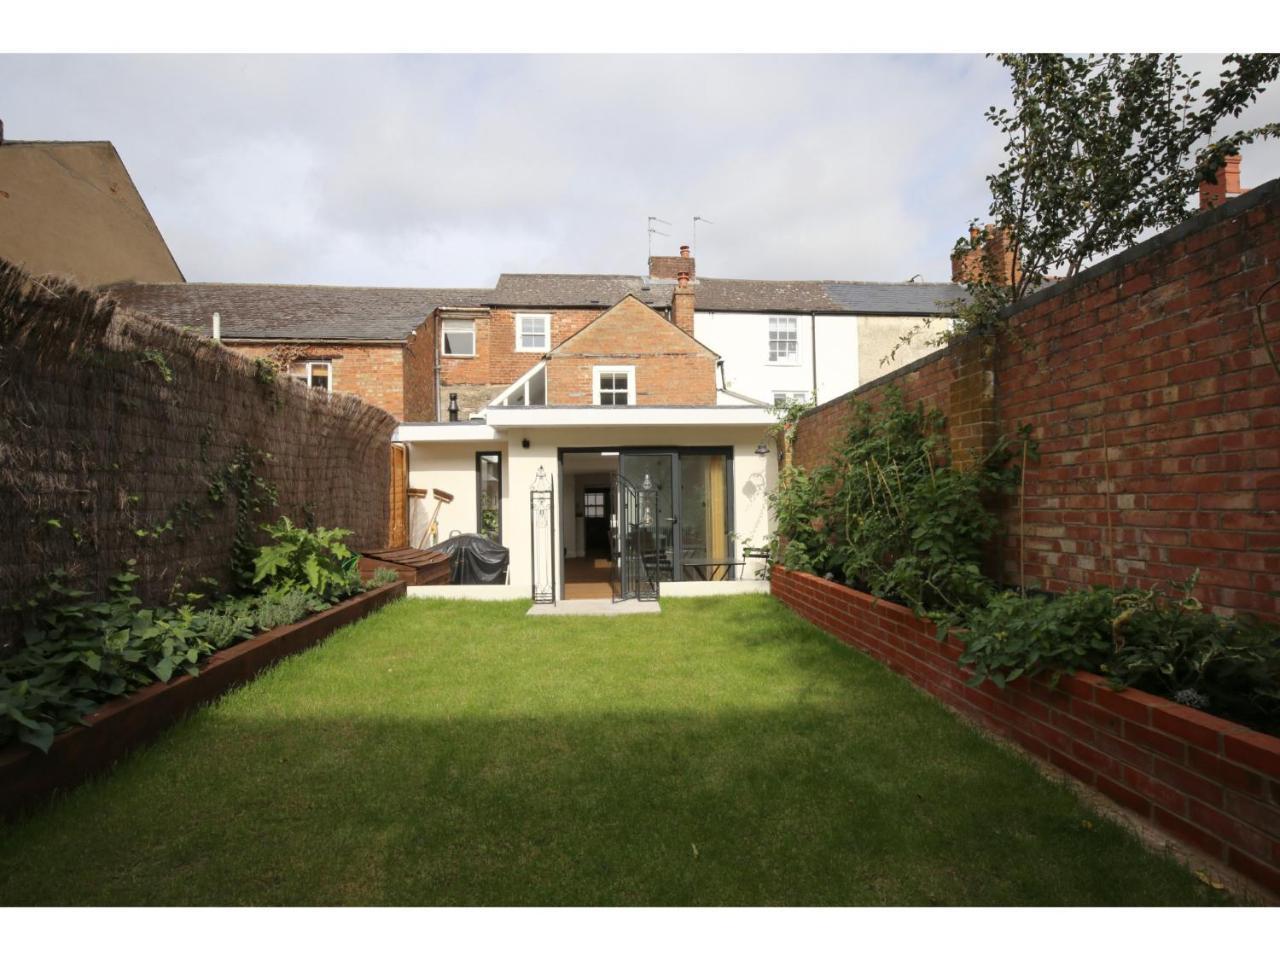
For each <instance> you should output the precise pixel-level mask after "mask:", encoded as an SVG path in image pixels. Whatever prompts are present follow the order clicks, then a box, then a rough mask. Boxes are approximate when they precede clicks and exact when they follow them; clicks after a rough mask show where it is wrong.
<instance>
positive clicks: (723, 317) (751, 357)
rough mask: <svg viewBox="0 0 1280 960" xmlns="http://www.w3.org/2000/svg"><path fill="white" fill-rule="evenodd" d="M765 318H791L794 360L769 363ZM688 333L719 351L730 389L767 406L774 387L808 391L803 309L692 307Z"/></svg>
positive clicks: (809, 360) (809, 361)
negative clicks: (768, 310)
mask: <svg viewBox="0 0 1280 960" xmlns="http://www.w3.org/2000/svg"><path fill="white" fill-rule="evenodd" d="M770 316H774V317H794V318H795V319H796V333H797V335H798V340H799V342H798V345H797V351H798V353H799V356H798V357H797V360H798V362H797V363H794V364H778V363H769V317H770ZM693 336H694V338H695V339H696V340H698V342H700V343H702V344H704V345H705V346H707V347H709V348H710V349H712V350H714V351H715V352H716V353H718V354H720V358H721V359H722V360H723V361H724V376H725V386H726V387H728V389H730V390H732V391H733V392H734V393H741V394H745V395H746V396H748V397H751V398H752V399H753V400H759V401H760V402H761V403H768V404H772V403H773V391H775V390H789V391H794V392H801V391H802V392H804V393H805V394H811V393H812V392H813V337H812V333H811V330H810V316H809V314H807V313H801V314H795V313H774V314H765V313H722V312H711V311H694V314H693ZM853 369H854V370H855V371H856V370H857V364H856V363H855V364H854V367H853Z"/></svg>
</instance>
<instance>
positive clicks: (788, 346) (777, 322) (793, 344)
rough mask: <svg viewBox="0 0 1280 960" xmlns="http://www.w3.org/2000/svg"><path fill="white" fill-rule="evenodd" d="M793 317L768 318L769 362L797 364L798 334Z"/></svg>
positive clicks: (798, 357)
mask: <svg viewBox="0 0 1280 960" xmlns="http://www.w3.org/2000/svg"><path fill="white" fill-rule="evenodd" d="M797 326H798V324H797V322H796V318H795V317H770V318H769V362H770V363H779V364H798V363H799V362H800V345H799V334H798V333H797V329H796V328H797Z"/></svg>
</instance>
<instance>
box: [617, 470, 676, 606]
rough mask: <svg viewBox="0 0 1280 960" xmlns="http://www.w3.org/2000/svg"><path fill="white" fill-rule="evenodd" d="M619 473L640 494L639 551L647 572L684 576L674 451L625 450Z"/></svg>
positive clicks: (664, 577) (658, 577)
mask: <svg viewBox="0 0 1280 960" xmlns="http://www.w3.org/2000/svg"><path fill="white" fill-rule="evenodd" d="M619 459H620V460H621V463H619V465H618V466H619V474H620V476H621V477H622V479H624V480H626V481H627V483H629V484H630V485H631V486H632V487H633V488H634V489H635V491H636V493H637V502H638V506H639V511H640V515H639V516H638V517H637V523H636V527H635V529H636V531H637V542H636V543H634V544H632V545H631V546H632V549H634V550H636V551H638V556H639V559H640V563H641V564H642V566H643V567H644V570H645V575H646V576H647V577H649V578H651V579H652V580H654V581H658V582H661V581H664V580H678V579H679V578H680V566H679V564H680V518H679V514H678V513H677V510H678V504H679V497H678V495H677V485H678V482H679V471H678V469H677V465H676V455H675V454H674V453H624V454H622V456H621V457H620V458H619Z"/></svg>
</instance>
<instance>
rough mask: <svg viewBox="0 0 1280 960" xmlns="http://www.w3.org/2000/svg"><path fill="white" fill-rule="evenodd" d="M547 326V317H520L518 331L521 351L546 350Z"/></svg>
mask: <svg viewBox="0 0 1280 960" xmlns="http://www.w3.org/2000/svg"><path fill="white" fill-rule="evenodd" d="M548 325H549V320H548V318H547V317H521V318H520V330H519V333H520V348H521V349H522V350H546V349H547V341H548V336H547V327H548Z"/></svg>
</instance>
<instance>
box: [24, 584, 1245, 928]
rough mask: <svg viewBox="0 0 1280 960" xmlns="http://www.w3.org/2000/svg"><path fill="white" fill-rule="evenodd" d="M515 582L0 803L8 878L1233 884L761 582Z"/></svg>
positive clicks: (665, 897)
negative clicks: (760, 590)
mask: <svg viewBox="0 0 1280 960" xmlns="http://www.w3.org/2000/svg"><path fill="white" fill-rule="evenodd" d="M527 606H528V604H527V603H519V602H517V603H502V604H494V603H463V602H457V601H453V602H450V601H418V600H406V601H402V602H400V603H396V604H394V605H392V606H389V607H387V608H385V609H383V610H382V611H380V612H378V613H377V614H375V615H373V616H372V617H370V618H369V619H368V620H365V621H363V622H362V623H359V624H356V625H354V626H352V627H348V628H346V629H344V630H342V631H341V632H339V633H337V634H335V635H334V636H333V637H332V638H331V639H330V640H329V641H328V642H327V643H326V644H324V645H323V646H322V647H319V648H317V649H314V650H311V651H309V652H307V653H305V654H303V655H300V656H298V657H295V658H293V659H291V660H289V661H286V662H285V663H283V664H281V665H279V666H278V667H277V668H276V669H274V670H273V671H271V672H270V673H268V674H266V675H264V676H262V677H261V678H260V679H258V680H257V681H256V682H255V683H253V684H250V685H249V686H247V687H244V688H242V689H240V690H239V691H236V692H235V693H233V694H231V695H229V696H227V697H226V698H225V699H223V700H222V701H220V702H219V703H218V704H216V705H214V706H212V707H210V708H208V709H205V710H203V711H201V712H200V713H198V714H197V715H195V716H193V717H192V718H190V719H189V720H187V721H186V722H184V723H183V724H181V725H180V726H179V727H177V728H175V729H173V730H172V731H171V732H170V733H169V734H167V735H166V736H164V737H163V738H162V739H161V740H159V741H158V742H156V743H155V744H154V745H152V746H151V747H149V748H147V749H145V750H142V751H140V752H138V753H137V754H134V755H133V756H132V757H130V758H129V759H128V760H126V761H125V762H124V763H122V764H121V765H120V766H118V767H117V768H116V770H115V771H114V772H113V773H112V774H111V775H109V776H107V777H104V778H102V779H101V780H99V781H97V782H95V783H92V784H89V785H88V786H86V787H84V788H82V789H80V790H77V791H75V792H73V793H71V794H70V795H68V796H65V797H63V798H61V799H60V800H58V801H57V802H55V803H54V804H52V805H51V806H50V807H49V808H47V809H45V810H43V811H41V812H39V813H38V814H36V815H34V816H32V817H31V818H29V819H28V820H26V821H24V822H22V823H20V824H17V825H0V904H1202V903H1218V902H1222V895H1221V894H1216V893H1214V892H1213V891H1212V890H1210V889H1209V888H1208V887H1206V886H1205V885H1203V884H1201V883H1200V882H1198V881H1197V880H1196V879H1194V878H1193V877H1192V876H1191V875H1190V874H1189V873H1188V872H1187V871H1186V870H1185V869H1184V868H1182V867H1180V866H1179V865H1177V864H1176V863H1174V862H1173V861H1172V860H1169V859H1165V858H1162V857H1159V856H1156V855H1153V854H1151V853H1149V852H1147V851H1146V850H1145V849H1143V848H1142V847H1141V846H1140V845H1139V844H1138V842H1137V841H1136V840H1135V839H1133V838H1132V837H1131V836H1130V835H1129V834H1128V833H1126V832H1125V831H1123V830H1121V829H1120V828H1119V827H1116V826H1114V825H1111V824H1109V823H1106V822H1101V821H1099V819H1098V818H1097V817H1096V816H1094V815H1092V814H1090V813H1089V812H1087V811H1086V809H1085V808H1083V807H1082V806H1081V805H1080V804H1079V802H1078V801H1076V799H1075V798H1074V797H1073V796H1072V795H1071V794H1070V793H1069V792H1068V791H1066V790H1065V789H1063V788H1061V787H1059V786H1056V785H1054V784H1051V783H1050V782H1048V781H1046V780H1045V779H1043V778H1042V777H1041V776H1040V775H1039V774H1037V773H1036V771H1035V770H1034V769H1033V768H1032V767H1031V766H1029V765H1028V764H1027V763H1026V762H1024V761H1023V760H1021V759H1019V758H1018V757H1016V756H1014V755H1013V754H1011V753H1009V752H1006V751H1004V750H1003V749H1001V748H999V747H997V746H995V745H994V744H992V743H991V742H989V741H987V740H985V739H983V738H982V737H980V736H979V735H978V734H976V733H974V732H973V731H972V730H970V729H968V728H967V727H966V726H964V725H963V724H961V723H960V722H958V721H957V720H955V719H954V718H953V717H952V716H951V715H950V714H948V713H947V712H946V711H945V710H943V709H942V707H940V706H938V705H937V704H936V703H934V702H933V701H932V700H930V699H928V698H927V697H925V696H924V695H922V694H920V693H917V692H916V691H915V690H914V689H913V688H912V687H911V686H910V685H909V684H908V683H907V682H906V681H904V680H902V679H900V678H899V677H897V676H895V675H894V674H892V673H890V672H889V671H887V670H886V669H884V668H882V667H881V666H880V665H878V664H877V663H875V662H873V661H872V660H870V659H868V658H866V657H863V656H861V655H860V654H857V653H855V652H852V651H850V650H848V649H846V648H844V647H841V646H840V645H838V644H837V643H836V642H835V641H834V640H832V639H830V638H829V637H827V636H826V635H824V634H822V633H820V632H819V631H817V630H816V629H814V628H812V627H810V626H809V625H808V624H806V623H804V622H803V621H801V620H800V619H799V618H797V617H795V616H793V615H792V614H791V613H790V612H789V611H787V610H786V609H785V608H784V607H782V606H781V605H780V604H778V603H776V602H774V601H773V600H772V599H771V598H769V597H765V596H750V597H732V598H714V599H705V600H665V601H663V604H662V607H663V612H662V614H661V615H660V616H636V617H619V618H609V619H605V618H594V617H581V618H560V617H526V616H525V615H524V612H525V610H526V608H527ZM1089 821H1092V824H1091V825H1090V824H1089V823H1088V822H1089Z"/></svg>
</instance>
